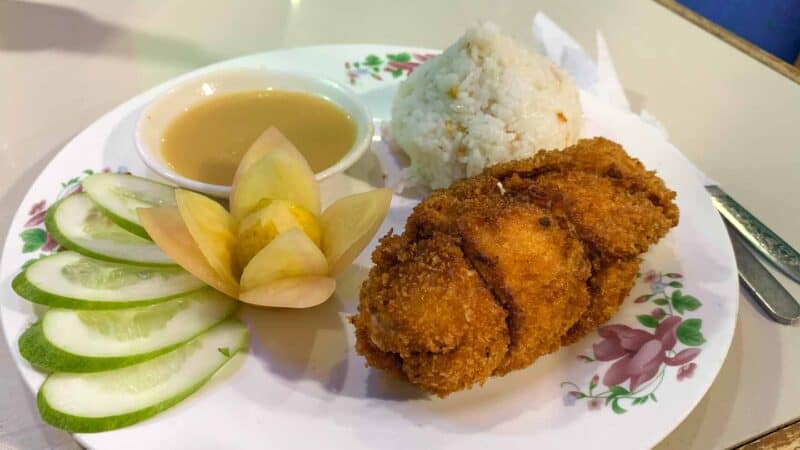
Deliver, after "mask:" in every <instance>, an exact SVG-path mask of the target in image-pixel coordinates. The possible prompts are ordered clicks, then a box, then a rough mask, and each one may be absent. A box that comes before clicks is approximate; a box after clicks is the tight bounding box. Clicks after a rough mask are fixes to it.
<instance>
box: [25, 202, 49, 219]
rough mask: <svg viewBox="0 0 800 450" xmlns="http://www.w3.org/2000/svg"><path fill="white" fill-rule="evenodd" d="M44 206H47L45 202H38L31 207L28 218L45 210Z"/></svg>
mask: <svg viewBox="0 0 800 450" xmlns="http://www.w3.org/2000/svg"><path fill="white" fill-rule="evenodd" d="M45 206H47V202H46V201H44V200H40V201H38V202H36V203H34V204H33V206H31V209H30V211H28V215H29V216H33V215H36V214H38V213H40V212H42V211H44V210H45Z"/></svg>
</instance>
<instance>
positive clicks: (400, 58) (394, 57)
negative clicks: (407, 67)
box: [386, 52, 411, 62]
mask: <svg viewBox="0 0 800 450" xmlns="http://www.w3.org/2000/svg"><path fill="white" fill-rule="evenodd" d="M386 59H388V60H389V61H394V62H409V61H411V55H410V54H408V53H407V52H403V53H394V54H392V53H388V54H387V55H386Z"/></svg>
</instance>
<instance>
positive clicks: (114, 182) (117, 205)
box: [82, 173, 175, 239]
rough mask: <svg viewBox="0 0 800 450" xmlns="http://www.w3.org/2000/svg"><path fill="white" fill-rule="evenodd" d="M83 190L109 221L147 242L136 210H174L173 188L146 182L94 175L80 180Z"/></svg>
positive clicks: (114, 174) (112, 175)
mask: <svg viewBox="0 0 800 450" xmlns="http://www.w3.org/2000/svg"><path fill="white" fill-rule="evenodd" d="M82 185H83V190H84V191H86V193H87V194H89V197H91V198H92V200H93V201H94V202H95V203H96V204H97V207H98V208H100V209H101V210H102V211H103V212H104V213H105V214H106V215H107V216H108V218H109V219H111V220H113V221H114V223H116V224H117V225H119V226H121V227H122V228H124V229H125V230H127V231H130V232H131V233H133V234H135V235H137V236H140V237H143V238H145V239H149V236H147V231H145V229H144V228H142V226H141V225H140V224H139V217H138V216H137V215H136V208H152V207H154V206H175V188H173V187H172V186H169V185H166V184H162V183H158V182H156V181H152V180H148V179H147V178H141V177H136V176H133V175H123V174H119V173H96V174H94V175H89V176H88V177H86V178H84V179H83V183H82Z"/></svg>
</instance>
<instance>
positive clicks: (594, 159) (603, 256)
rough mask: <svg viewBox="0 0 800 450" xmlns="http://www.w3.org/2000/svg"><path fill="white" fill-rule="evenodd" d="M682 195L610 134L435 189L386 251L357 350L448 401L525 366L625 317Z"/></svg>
mask: <svg viewBox="0 0 800 450" xmlns="http://www.w3.org/2000/svg"><path fill="white" fill-rule="evenodd" d="M674 198H675V193H674V192H673V191H671V190H669V189H668V188H667V187H666V186H665V185H664V182H663V181H662V180H661V179H659V178H658V177H657V176H656V175H655V173H654V172H649V171H647V170H646V169H645V168H644V166H643V165H642V163H641V162H640V161H638V160H636V159H634V158H631V157H629V156H628V155H627V154H626V153H625V151H624V150H623V149H622V147H620V146H619V145H618V144H615V143H613V142H611V141H608V140H606V139H602V138H595V139H591V140H582V141H580V142H579V143H578V144H577V145H575V146H573V147H570V148H568V149H565V150H563V151H542V152H539V153H537V154H536V155H535V156H534V157H533V158H529V159H525V160H520V161H513V162H510V163H506V164H500V165H497V166H494V167H490V168H487V169H486V170H485V171H484V173H482V174H480V175H478V176H476V177H472V178H468V179H464V180H460V181H457V182H455V183H453V184H452V185H451V186H450V187H449V188H447V189H442V190H438V191H435V192H433V193H432V194H431V195H430V196H429V197H428V198H427V199H425V200H424V201H422V202H421V203H420V204H419V205H417V207H416V208H415V209H414V211H413V212H412V214H411V216H410V217H409V219H408V221H407V223H406V227H405V231H404V233H403V234H402V235H400V236H393V235H391V234H390V235H388V236H386V237H384V238H383V239H382V240H381V242H380V245H379V246H378V248H377V249H376V250H375V252H374V253H373V261H374V263H375V266H374V267H373V268H372V270H371V271H370V274H369V277H368V278H367V280H366V281H365V282H364V285H363V286H362V289H361V298H360V304H359V308H358V314H357V315H356V316H354V317H352V318H351V320H352V322H353V324H354V325H355V327H356V338H357V342H356V350H357V351H358V352H359V353H360V354H362V355H364V356H365V358H366V360H367V364H368V365H370V366H372V367H377V368H381V369H384V370H386V371H388V372H390V373H394V374H396V375H399V376H401V377H404V378H406V379H408V380H409V381H411V382H412V383H414V384H417V385H419V386H420V387H422V388H423V389H425V390H427V391H429V392H433V393H435V394H437V395H440V396H444V395H447V394H449V393H451V392H454V391H457V390H461V389H465V388H468V387H471V386H474V385H475V384H482V383H483V382H484V381H485V379H486V378H488V377H489V376H491V375H503V374H505V373H507V372H509V371H511V370H515V369H521V368H523V367H526V366H528V365H529V364H531V363H532V362H533V361H535V360H536V358H538V357H539V356H541V355H544V354H546V353H550V352H552V351H555V350H557V349H558V347H559V346H560V345H567V344H569V343H572V342H575V341H576V340H578V339H580V338H581V337H582V336H584V335H586V334H587V333H589V332H591V331H593V330H594V329H596V328H597V327H598V326H599V325H601V324H603V323H604V322H606V321H607V320H609V319H610V318H611V316H613V315H614V314H615V313H616V311H617V310H618V309H619V306H620V304H621V302H622V301H623V299H624V298H625V297H626V296H627V294H628V292H629V291H630V289H631V287H632V286H633V284H634V282H635V277H636V272H637V270H638V266H639V262H640V255H641V254H642V253H643V252H645V251H646V250H647V249H648V247H649V246H650V245H652V244H653V243H655V242H657V241H658V240H659V239H661V238H662V237H663V236H664V235H665V234H666V233H667V232H668V231H669V229H670V228H671V227H673V226H675V225H676V224H677V223H678V218H679V212H678V208H677V206H676V205H675V204H674Z"/></svg>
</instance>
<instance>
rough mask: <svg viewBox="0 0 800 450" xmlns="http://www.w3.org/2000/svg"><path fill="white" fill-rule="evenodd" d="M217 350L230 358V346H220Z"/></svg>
mask: <svg viewBox="0 0 800 450" xmlns="http://www.w3.org/2000/svg"><path fill="white" fill-rule="evenodd" d="M217 351H218V352H220V353H222V354H223V355H224V356H226V357H228V358H230V357H231V349H229V348H228V347H219V348H218V349H217Z"/></svg>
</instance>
